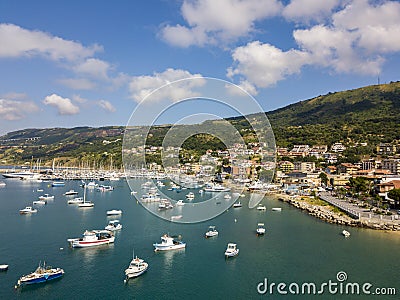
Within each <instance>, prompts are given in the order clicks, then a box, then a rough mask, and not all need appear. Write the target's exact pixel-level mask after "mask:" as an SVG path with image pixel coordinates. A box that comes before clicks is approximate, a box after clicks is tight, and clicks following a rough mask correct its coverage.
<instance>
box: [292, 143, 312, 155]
mask: <svg viewBox="0 0 400 300" xmlns="http://www.w3.org/2000/svg"><path fill="white" fill-rule="evenodd" d="M309 152H310V146H309V145H294V146H293V149H292V150H290V152H289V156H293V157H299V156H301V157H306V156H308V154H309Z"/></svg>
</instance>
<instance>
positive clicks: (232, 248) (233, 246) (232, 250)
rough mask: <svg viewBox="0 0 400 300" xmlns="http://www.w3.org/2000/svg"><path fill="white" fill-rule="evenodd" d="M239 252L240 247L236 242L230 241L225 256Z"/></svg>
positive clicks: (231, 255)
mask: <svg viewBox="0 0 400 300" xmlns="http://www.w3.org/2000/svg"><path fill="white" fill-rule="evenodd" d="M238 254H239V249H238V248H237V247H236V244H234V243H229V244H228V246H227V247H226V250H225V257H233V256H236V255H238Z"/></svg>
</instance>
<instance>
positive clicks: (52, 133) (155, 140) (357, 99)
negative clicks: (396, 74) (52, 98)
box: [0, 82, 400, 167]
mask: <svg viewBox="0 0 400 300" xmlns="http://www.w3.org/2000/svg"><path fill="white" fill-rule="evenodd" d="M266 115H267V117H268V119H269V121H270V123H271V126H272V128H273V130H274V134H275V138H276V144H277V145H278V146H281V147H291V146H292V145H294V144H310V145H316V144H324V145H328V146H330V145H332V144H333V143H335V142H343V143H345V144H346V145H348V146H352V145H357V144H359V143H363V145H365V143H366V144H367V145H366V146H363V147H355V148H353V149H356V150H354V151H353V154H357V155H360V154H372V153H373V151H374V149H375V147H376V145H377V144H378V143H380V142H397V143H398V142H399V141H400V82H391V83H390V84H381V85H373V86H367V87H363V88H359V89H355V90H349V91H343V92H336V93H329V94H327V95H323V96H318V97H315V98H312V99H309V100H305V101H300V102H297V103H294V104H291V105H288V106H286V107H283V108H280V109H277V110H274V111H271V112H267V113H266ZM228 120H229V121H230V122H231V123H232V124H233V125H234V126H236V128H237V129H238V130H239V131H240V132H243V133H244V132H246V134H245V136H244V139H245V140H247V141H249V140H251V138H252V136H251V132H250V133H249V130H248V129H249V124H248V122H247V121H246V120H245V119H244V118H243V117H234V118H229V119H228ZM207 122H211V123H212V122H213V121H207ZM169 128H170V125H166V126H157V127H154V128H153V129H152V130H151V135H149V137H148V139H147V142H148V144H150V145H156V146H160V145H161V143H162V140H163V136H164V135H165V133H166V132H167V131H168V129H169ZM137 130H138V133H139V134H141V133H143V132H144V130H143V129H140V128H138V129H137ZM123 133H124V127H122V126H108V127H101V128H91V127H76V128H48V129H25V130H18V131H14V132H10V133H8V134H6V135H4V136H2V137H0V163H2V164H5V163H6V164H7V163H8V164H10V163H12V164H17V163H23V162H26V161H30V160H31V158H32V157H33V158H34V159H35V160H36V159H41V160H42V161H43V162H47V163H48V164H49V163H50V162H51V161H52V160H53V158H57V161H59V162H61V163H66V162H68V163H69V164H71V165H79V164H81V165H82V164H86V165H88V164H96V166H97V167H98V166H99V165H102V166H103V167H105V166H107V165H109V164H111V162H113V165H114V166H120V165H121V148H122V139H123ZM196 139H197V140H196ZM186 145H187V149H188V150H190V151H192V152H193V151H194V148H193V147H194V146H193V145H202V146H203V148H208V147H209V148H213V147H214V146H215V147H216V148H218V147H220V146H221V144H220V143H219V141H218V140H215V139H214V140H213V139H210V138H209V137H208V138H207V137H205V136H204V135H202V136H199V137H196V138H190V140H188V142H187V143H186ZM202 150H204V149H202Z"/></svg>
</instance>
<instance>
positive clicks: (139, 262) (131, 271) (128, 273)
mask: <svg viewBox="0 0 400 300" xmlns="http://www.w3.org/2000/svg"><path fill="white" fill-rule="evenodd" d="M148 267H149V264H148V263H147V262H145V261H144V260H143V259H141V258H138V257H137V256H136V257H134V258H132V260H131V262H130V264H129V267H128V268H127V269H126V270H125V277H126V279H125V280H124V282H126V281H127V280H128V279H130V278H135V277H138V276H140V275H142V274H143V273H144V272H146V271H147V269H148Z"/></svg>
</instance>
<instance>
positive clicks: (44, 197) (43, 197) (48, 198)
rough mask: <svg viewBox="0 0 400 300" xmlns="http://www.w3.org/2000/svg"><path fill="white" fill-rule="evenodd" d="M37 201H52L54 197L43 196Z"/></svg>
mask: <svg viewBox="0 0 400 300" xmlns="http://www.w3.org/2000/svg"><path fill="white" fill-rule="evenodd" d="M39 200H54V196H51V195H49V194H44V195H43V196H39Z"/></svg>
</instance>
